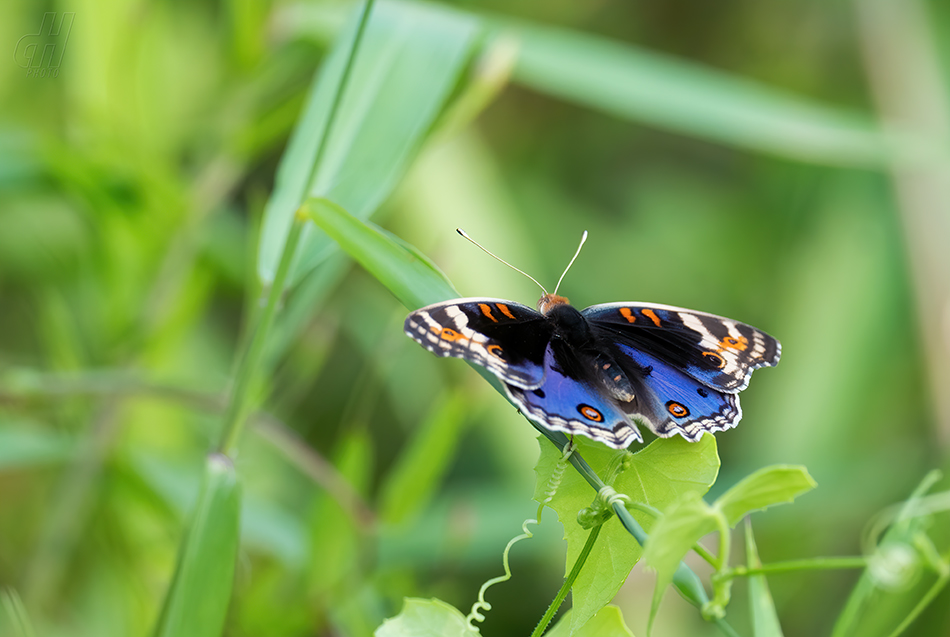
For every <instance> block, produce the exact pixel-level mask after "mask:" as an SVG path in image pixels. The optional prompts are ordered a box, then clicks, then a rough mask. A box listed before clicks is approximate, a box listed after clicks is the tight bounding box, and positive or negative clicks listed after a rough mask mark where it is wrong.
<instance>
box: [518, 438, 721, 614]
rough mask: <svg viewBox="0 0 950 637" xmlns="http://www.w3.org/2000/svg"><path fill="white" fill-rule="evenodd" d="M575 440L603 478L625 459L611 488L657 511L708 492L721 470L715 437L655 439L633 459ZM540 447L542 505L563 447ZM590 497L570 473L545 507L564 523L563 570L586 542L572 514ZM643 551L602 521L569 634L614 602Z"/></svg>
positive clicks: (646, 520) (648, 522) (644, 519)
mask: <svg viewBox="0 0 950 637" xmlns="http://www.w3.org/2000/svg"><path fill="white" fill-rule="evenodd" d="M575 443H577V444H578V445H579V450H580V452H581V453H582V454H583V456H584V459H585V460H587V463H588V464H589V465H590V466H591V467H592V468H593V469H594V471H595V472H596V473H597V474H598V475H600V476H606V475H607V472H608V470H609V468H610V466H611V465H612V461H614V464H616V462H622V465H623V466H624V468H623V469H622V470H621V472H620V474H619V475H618V476H617V478H616V480H615V481H614V483H613V487H614V489H616V490H617V492H618V493H624V494H626V495H627V496H629V497H630V500H631V501H633V502H640V503H644V504H648V505H650V506H652V507H655V508H657V509H659V510H661V511H662V510H663V509H665V508H666V507H667V506H669V505H670V504H672V503H673V502H674V501H675V500H677V499H678V498H679V497H680V496H681V495H683V494H685V493H689V492H695V493H699V494H703V493H705V492H706V491H707V490H708V489H709V487H710V485H712V484H713V482H715V480H716V475H717V474H718V472H719V456H718V455H717V453H716V440H715V438H713V437H712V436H703V438H702V439H701V440H700V441H699V442H695V443H691V442H687V441H685V440H683V439H682V438H680V437H674V438H665V439H659V440H654V441H653V442H652V443H650V444H649V445H647V446H646V447H644V448H643V449H641V450H640V451H638V452H636V453H633V454H631V453H630V452H629V451H618V450H615V449H610V448H608V447H606V446H604V445H601V444H598V443H594V442H588V441H587V440H585V439H582V438H580V437H577V438H575ZM540 444H541V456H540V458H539V460H538V465H537V467H536V469H535V470H536V472H537V474H538V482H537V487H536V489H535V499H536V500H538V501H539V502H540V501H542V500H543V499H544V497H545V492H546V491H547V489H548V486H547V485H548V480H549V479H550V476H551V473H552V472H553V470H554V468H555V465H556V463H557V460H558V459H559V458H560V455H561V452H560V450H558V449H555V447H554V446H553V445H551V444H550V443H549V442H548V441H547V440H544V439H542V440H541V441H540ZM594 496H595V493H594V491H593V490H592V489H591V487H590V485H589V484H588V483H587V481H586V480H584V478H583V477H581V476H580V475H579V474H578V473H577V472H576V471H574V470H573V469H571V468H568V470H567V471H565V472H564V475H563V478H562V480H561V484H560V485H559V487H558V489H557V493H556V495H555V496H554V498H553V499H552V501H551V503H550V504H549V505H548V506H550V507H551V508H552V509H554V510H555V511H556V512H557V515H558V518H559V519H560V520H561V523H562V524H563V525H564V538H565V539H566V540H567V565H566V569H565V572H567V571H569V570H570V568H571V567H572V566H573V565H574V562H575V560H576V559H577V556H578V554H579V553H580V551H581V549H582V548H583V546H584V543H585V541H586V540H587V534H588V531H587V530H586V529H584V528H583V527H581V525H580V524H578V522H577V512H578V511H580V510H581V509H583V508H585V507H588V506H590V504H591V502H592V501H593V499H594ZM633 516H634V517H635V518H636V519H637V521H638V522H639V523H640V524H641V525H642V526H643V527H644V528H646V529H647V531H649V530H650V527H651V526H652V525H653V518H652V517H651V516H649V515H647V514H644V513H641V512H638V511H633ZM642 553H643V550H642V548H641V547H640V545H639V544H637V542H636V540H634V538H633V537H632V536H631V535H630V534H629V533H628V532H627V531H626V529H624V528H623V526H622V525H621V524H620V522H619V521H618V520H617V519H616V517H612V518H611V519H610V520H608V521H607V522H606V523H605V524H604V528H603V529H602V530H601V533H600V537H599V538H598V540H597V544H596V545H595V546H594V548H593V550H592V551H591V554H590V557H589V558H588V560H587V565H586V566H585V568H584V569H583V570H582V571H581V573H580V575H579V576H578V578H577V580H576V581H575V583H574V588H573V590H572V600H573V604H572V606H573V613H572V615H571V617H572V619H571V630H576V629H578V628H580V627H581V626H583V625H584V623H586V622H587V621H588V620H589V619H590V618H591V617H593V616H594V614H595V613H597V611H599V610H600V609H601V608H603V607H604V606H605V605H606V604H607V603H608V602H610V600H611V599H613V597H614V595H616V594H617V591H618V590H619V589H620V586H621V585H622V584H623V583H624V581H625V580H626V579H627V575H628V574H629V573H630V570H631V569H632V568H633V566H634V565H635V564H636V563H637V560H639V559H640V556H641V555H642Z"/></svg>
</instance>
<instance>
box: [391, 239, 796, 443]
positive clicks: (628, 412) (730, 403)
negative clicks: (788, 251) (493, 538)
mask: <svg viewBox="0 0 950 637" xmlns="http://www.w3.org/2000/svg"><path fill="white" fill-rule="evenodd" d="M463 236H466V235H464V234H463ZM466 238H468V237H467V236H466ZM584 238H585V239H586V233H585V236H584ZM469 240H471V239H469ZM473 243H474V241H473ZM476 245H478V244H476ZM581 245H583V240H582V242H581ZM479 247H481V246H479ZM482 249H483V250H484V248H482ZM486 252H487V250H486ZM578 252H580V248H578ZM489 254H490V253H489ZM492 256H494V255H492ZM574 256H575V258H576V257H577V254H575V255H574ZM496 258H497V257H496ZM499 260H500V259H499ZM571 263H573V259H572V260H571ZM511 267H513V266H511ZM568 268H570V265H568ZM515 269H517V268H515ZM519 272H520V270H519ZM566 272H567V271H566V270H565V273H566ZM526 276H528V275H526ZM563 277H564V275H561V278H562V279H563ZM529 278H531V277H530V276H529ZM532 280H534V279H532ZM539 285H540V284H539ZM558 285H560V281H559V282H558ZM543 289H544V288H543V286H542V290H543ZM537 307H538V309H537V310H535V309H533V308H530V307H528V306H526V305H522V304H520V303H516V302H514V301H507V300H504V299H495V298H462V299H454V300H451V301H445V302H442V303H436V304H433V305H429V306H427V307H424V308H421V309H419V310H416V311H414V312H412V313H410V314H409V316H408V317H407V318H406V321H405V325H404V330H405V333H406V334H407V335H408V336H409V337H411V338H412V339H413V340H415V341H416V342H417V343H419V344H420V345H422V346H423V347H425V348H426V349H427V350H429V351H430V352H432V353H434V354H436V355H437V356H452V357H456V358H462V359H465V360H467V361H470V362H472V363H475V364H477V365H481V366H483V367H485V368H486V369H487V370H488V371H489V372H491V373H492V374H494V375H495V376H497V377H498V378H499V379H500V380H501V382H502V384H503V385H504V388H505V392H506V393H507V394H508V397H509V398H510V399H511V401H512V402H513V403H514V404H516V405H517V406H518V407H519V409H520V410H521V412H522V413H523V414H524V415H525V416H526V417H527V418H529V419H531V420H532V421H534V422H535V423H537V424H539V425H541V426H542V427H546V428H547V429H552V430H555V431H563V432H565V433H568V434H581V435H584V436H587V437H589V438H592V439H594V440H599V441H601V442H603V443H605V444H607V445H609V446H611V447H615V448H618V449H621V448H624V447H627V446H628V445H630V444H631V443H632V442H633V441H634V440H636V441H638V442H643V437H642V435H641V433H640V430H639V429H638V428H637V425H641V426H645V427H646V428H648V429H649V430H651V431H652V432H653V433H655V434H656V435H657V436H661V437H664V438H668V437H670V436H674V435H677V434H679V435H680V436H682V437H683V438H685V439H686V440H689V441H692V442H695V441H697V440H699V439H700V438H701V437H702V435H703V433H704V432H706V431H709V432H716V431H723V430H725V429H730V428H732V427H734V426H735V425H736V424H737V423H738V422H739V419H740V418H741V417H742V410H741V408H740V407H739V396H738V394H739V392H740V391H742V390H743V389H745V388H746V387H747V386H748V384H749V379H750V377H751V376H752V372H753V371H754V370H755V369H758V368H759V367H771V366H774V365H776V364H778V361H779V358H780V356H781V352H782V348H781V344H780V343H779V342H778V341H777V340H776V339H774V338H772V337H771V336H769V335H768V334H766V333H765V332H762V331H760V330H758V329H756V328H754V327H752V326H750V325H746V324H745V323H740V322H738V321H734V320H731V319H727V318H723V317H721V316H715V315H712V314H706V313H704V312H696V311H693V310H688V309H684V308H679V307H672V306H668V305H659V304H655V303H606V304H602V305H592V306H591V307H588V308H586V309H583V310H578V309H576V308H574V307H573V306H572V305H571V304H570V303H569V302H568V300H567V299H566V298H565V297H563V296H558V295H557V289H556V288H555V292H554V293H553V294H548V293H547V292H546V291H545V293H544V295H543V296H542V297H541V299H540V300H539V301H538V306H537Z"/></svg>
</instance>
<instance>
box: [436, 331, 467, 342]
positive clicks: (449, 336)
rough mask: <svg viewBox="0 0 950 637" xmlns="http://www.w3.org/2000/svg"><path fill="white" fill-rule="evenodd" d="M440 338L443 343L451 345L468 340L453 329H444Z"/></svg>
mask: <svg viewBox="0 0 950 637" xmlns="http://www.w3.org/2000/svg"><path fill="white" fill-rule="evenodd" d="M439 338H441V339H442V340H443V341H449V342H450V343H454V342H456V341H464V340H466V339H465V337H464V336H462V335H461V334H459V333H458V332H456V331H455V330H453V329H452V328H451V327H443V328H442V331H441V332H439Z"/></svg>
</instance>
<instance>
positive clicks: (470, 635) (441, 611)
mask: <svg viewBox="0 0 950 637" xmlns="http://www.w3.org/2000/svg"><path fill="white" fill-rule="evenodd" d="M373 634H374V635H375V637H428V636H429V635H433V636H435V635H446V637H476V636H477V635H478V634H479V632H478V631H477V630H472V629H470V628H469V627H468V625H467V624H466V623H465V617H463V616H462V613H460V612H459V611H458V610H456V609H455V608H452V607H451V606H449V605H448V604H446V603H445V602H443V601H440V600H438V599H412V598H406V600H405V603H404V605H403V608H402V612H401V613H399V615H397V616H396V617H393V618H392V619H387V620H386V621H385V623H383V625H382V626H380V627H379V629H377V630H376V632H375V633H373Z"/></svg>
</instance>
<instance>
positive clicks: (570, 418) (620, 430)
mask: <svg viewBox="0 0 950 637" xmlns="http://www.w3.org/2000/svg"><path fill="white" fill-rule="evenodd" d="M544 371H545V374H544V384H542V385H541V386H540V387H538V388H536V389H534V390H526V389H521V388H519V387H514V386H512V385H505V388H506V390H507V391H508V396H509V397H510V398H511V399H512V400H513V401H514V402H515V403H516V404H517V405H518V406H519V407H520V408H521V411H522V413H524V415H525V416H527V417H528V418H530V419H531V420H533V421H534V422H536V423H538V424H540V425H541V426H543V427H547V428H548V429H554V430H556V431H563V432H566V433H569V434H582V435H584V436H588V437H590V438H593V439H594V440H600V441H601V442H604V443H606V444H608V445H610V446H611V447H616V448H618V449H622V448H624V447H626V446H628V445H629V444H630V443H631V442H632V441H633V440H637V441H639V442H643V438H642V437H641V435H640V432H639V431H637V428H636V427H635V426H634V425H633V423H632V422H630V419H629V418H628V417H627V416H626V414H625V413H624V412H623V410H622V409H621V408H620V407H619V406H618V404H617V403H616V402H614V401H613V400H611V399H610V398H607V397H606V396H604V394H603V392H601V391H599V390H598V389H597V388H596V387H594V386H593V385H591V384H590V383H589V382H587V381H585V380H582V379H574V378H571V377H569V376H567V375H566V374H565V373H564V371H563V370H561V369H560V367H559V366H558V365H557V363H556V361H555V356H554V350H553V348H552V347H551V345H550V344H549V345H548V346H547V348H546V349H545V352H544Z"/></svg>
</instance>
